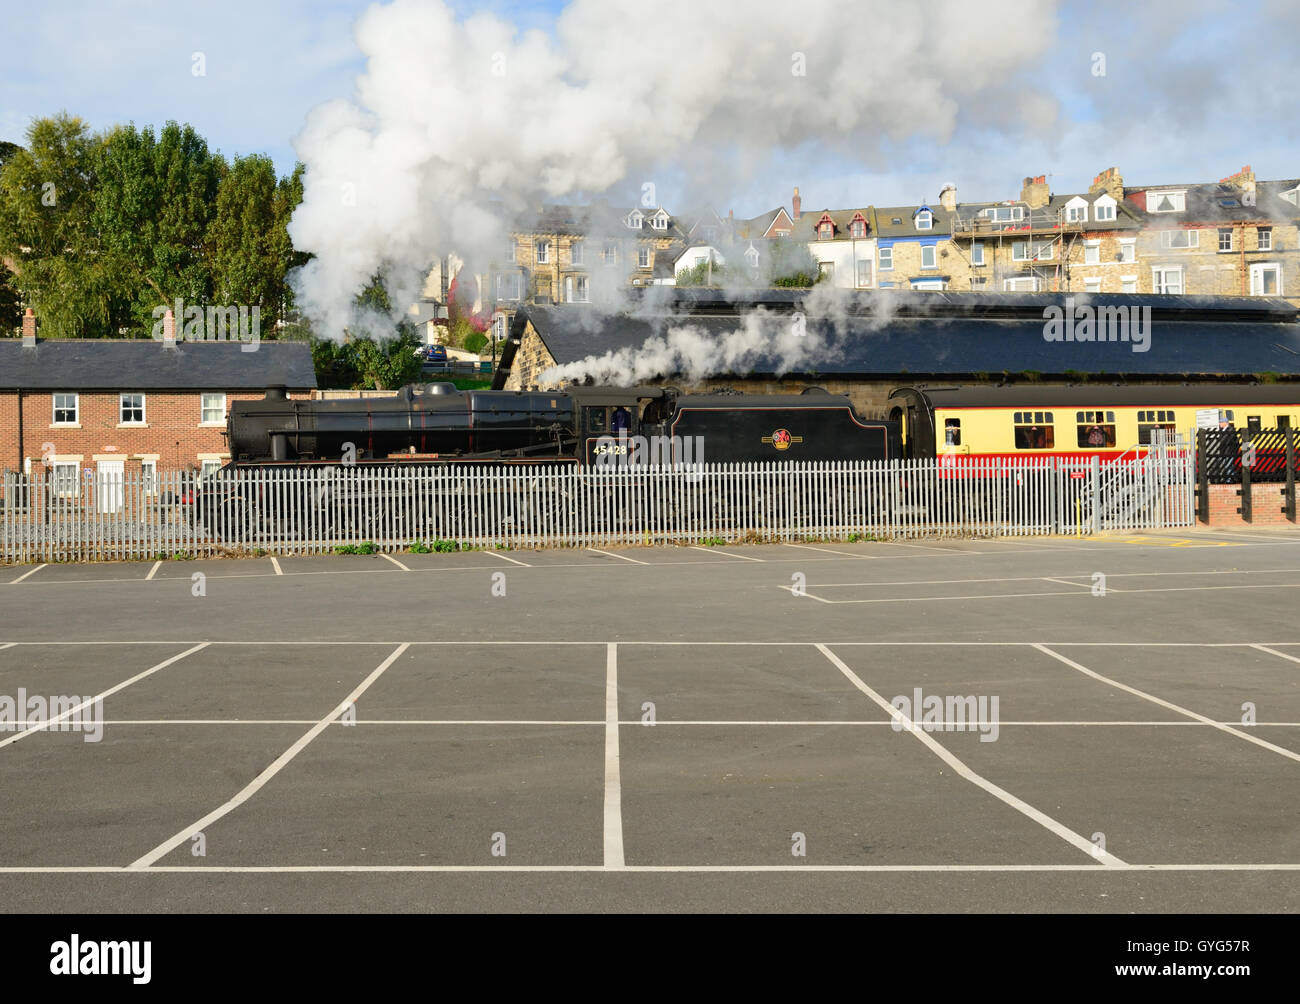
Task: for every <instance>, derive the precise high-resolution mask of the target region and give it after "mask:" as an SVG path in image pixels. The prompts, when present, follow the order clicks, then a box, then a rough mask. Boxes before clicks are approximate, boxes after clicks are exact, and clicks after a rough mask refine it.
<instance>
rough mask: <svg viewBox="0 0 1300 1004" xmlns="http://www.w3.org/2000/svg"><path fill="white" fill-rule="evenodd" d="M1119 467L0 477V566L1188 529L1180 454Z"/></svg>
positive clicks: (355, 470) (849, 465)
mask: <svg viewBox="0 0 1300 1004" xmlns="http://www.w3.org/2000/svg"><path fill="white" fill-rule="evenodd" d="M1119 467H1120V468H1122V469H1121V470H1116V469H1115V468H1114V466H1113V465H1112V466H1108V467H1106V468H1102V467H1101V465H1100V464H1099V463H1097V462H1095V460H1094V462H1092V463H1089V462H1086V461H1085V462H1081V463H1080V462H1073V461H1065V460H1060V459H1054V458H1034V459H1026V460H1016V461H1005V460H991V459H990V460H985V459H979V458H974V459H972V458H968V457H953V456H948V457H943V458H940V459H939V460H924V461H892V462H888V463H876V462H845V463H794V464H780V463H764V464H708V465H701V466H699V467H697V468H687V469H682V468H659V467H644V468H638V467H631V466H610V467H594V468H579V467H576V466H573V465H571V464H570V465H561V464H555V465H536V466H532V465H528V466H524V465H520V466H514V467H489V466H478V465H473V466H470V465H466V466H456V465H446V466H420V467H415V466H407V467H367V466H364V465H354V466H336V467H324V468H321V467H317V468H310V469H308V468H294V469H261V470H250V471H239V472H231V473H221V474H216V475H213V476H211V477H209V478H208V479H206V480H203V481H200V482H197V483H196V482H195V480H194V478H193V476H192V475H189V474H163V475H159V476H158V477H155V478H151V479H149V480H148V481H147V482H146V481H142V480H141V479H139V478H129V477H125V478H124V477H121V476H117V477H113V476H111V475H103V474H101V475H95V474H94V473H93V472H90V473H88V476H87V477H86V478H85V479H84V480H81V481H78V482H76V483H72V482H70V481H67V480H64V481H55V480H54V479H53V478H52V477H51V476H48V475H46V474H45V473H44V472H42V474H41V475H40V476H36V477H22V476H19V475H13V474H9V475H6V476H5V477H4V479H3V488H4V499H3V503H4V504H3V508H0V558H3V559H4V560H6V561H61V560H85V559H131V558H135V559H139V558H153V557H158V556H170V555H174V554H183V555H188V556H196V557H197V556H207V555H215V554H224V553H248V552H265V553H274V554H321V553H329V552H331V551H333V550H335V549H336V548H340V547H346V546H356V545H362V544H369V545H373V546H374V548H375V549H377V550H400V549H406V548H408V547H410V546H411V545H412V544H413V543H417V542H418V543H419V544H422V545H424V546H435V545H437V544H438V542H449V543H451V544H454V545H458V546H468V547H545V546H561V547H563V546H584V547H588V546H590V547H610V546H627V545H637V544H657V543H694V544H698V543H701V542H706V543H707V542H719V541H726V542H736V541H799V540H805V539H827V540H855V539H866V538H877V539H890V538H899V537H902V538H908V537H919V536H1026V535H1033V534H1051V533H1088V532H1092V531H1095V530H1098V529H1103V528H1107V527H1110V526H1115V527H1117V528H1124V529H1130V528H1132V529H1136V528H1141V527H1157V526H1186V525H1190V524H1191V522H1192V498H1193V489H1194V474H1195V466H1194V460H1193V457H1192V455H1191V453H1190V452H1189V451H1164V452H1162V453H1161V454H1160V455H1158V456H1150V455H1149V456H1147V457H1145V458H1142V459H1141V460H1135V461H1132V462H1129V463H1128V464H1124V465H1119ZM1103 470H1104V471H1105V475H1104V476H1103ZM1139 495H1140V498H1141V504H1140V505H1134V504H1133V499H1134V498H1136V497H1138V496H1139ZM1116 500H1119V501H1116ZM1117 505H1118V506H1119V507H1120V509H1121V510H1122V511H1119V512H1117V510H1116V506H1117ZM440 546H445V545H440Z"/></svg>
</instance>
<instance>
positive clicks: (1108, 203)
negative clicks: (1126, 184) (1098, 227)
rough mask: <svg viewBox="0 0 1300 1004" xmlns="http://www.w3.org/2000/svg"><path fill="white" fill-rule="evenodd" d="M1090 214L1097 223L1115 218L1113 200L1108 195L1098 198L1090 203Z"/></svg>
mask: <svg viewBox="0 0 1300 1004" xmlns="http://www.w3.org/2000/svg"><path fill="white" fill-rule="evenodd" d="M1092 215H1093V219H1095V220H1096V221H1097V222H1098V223H1106V222H1108V221H1110V220H1113V219H1115V200H1114V199H1112V198H1111V197H1110V196H1106V197H1105V198H1101V199H1098V200H1097V201H1096V202H1094V203H1093V204H1092Z"/></svg>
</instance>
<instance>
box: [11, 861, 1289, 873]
mask: <svg viewBox="0 0 1300 1004" xmlns="http://www.w3.org/2000/svg"><path fill="white" fill-rule="evenodd" d="M605 870H606V869H605V866H604V865H157V866H156V867H153V868H134V869H133V868H123V867H122V866H121V865H0V875H104V874H118V875H132V874H134V875H162V874H167V875H307V874H342V875H347V874H390V873H399V874H400V873H410V874H456V873H468V874H476V873H483V874H486V873H488V872H552V873H565V872H571V873H585V872H601V871H605ZM623 871H626V872H639V873H644V874H671V873H673V872H683V873H686V874H695V873H698V874H716V873H730V874H750V873H753V874H770V873H775V872H847V873H864V874H870V873H875V872H899V873H907V872H918V873H923V872H987V873H992V874H997V873H1002V872H1005V873H1008V874H1014V873H1025V872H1080V873H1083V874H1087V873H1092V874H1093V875H1113V874H1114V873H1116V872H1294V871H1300V864H1296V863H1294V862H1281V863H1264V864H1242V863H1237V862H1231V863H1223V862H1210V863H1208V864H1197V863H1190V864H1163V863H1161V864H1133V865H1130V864H1115V865H1111V866H1110V867H1109V868H1098V867H1097V866H1096V865H1084V864H1073V865H1021V864H1005V865H988V864H980V865H972V864H951V865H941V864H925V865H817V864H801V865H627V866H626V867H625V868H624V869H623Z"/></svg>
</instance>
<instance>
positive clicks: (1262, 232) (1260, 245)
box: [1255, 227, 1273, 251]
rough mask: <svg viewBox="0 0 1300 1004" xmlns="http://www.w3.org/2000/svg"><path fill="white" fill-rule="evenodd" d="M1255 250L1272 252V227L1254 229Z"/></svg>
mask: <svg viewBox="0 0 1300 1004" xmlns="http://www.w3.org/2000/svg"><path fill="white" fill-rule="evenodd" d="M1255 250H1256V251H1272V250H1273V228H1272V227H1256V228H1255Z"/></svg>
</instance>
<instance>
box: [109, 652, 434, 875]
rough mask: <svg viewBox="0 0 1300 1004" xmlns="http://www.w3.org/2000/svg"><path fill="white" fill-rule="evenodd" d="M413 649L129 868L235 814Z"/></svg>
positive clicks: (396, 655) (149, 861)
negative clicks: (224, 798)
mask: <svg viewBox="0 0 1300 1004" xmlns="http://www.w3.org/2000/svg"><path fill="white" fill-rule="evenodd" d="M410 647H411V646H410V645H409V644H407V643H405V642H404V643H402V644H401V645H398V646H397V648H395V649H394V650H393V652H392V654H390V655H389V656H388V658H387V659H385V660H384V661H383V662H381V663H380V664H379V665H378V666H376V667H375V668H374V669H373V670H372V671H371V673H370V675H369V676H367V677H366V678H365V679H364V680H362V681H361V683H359V684H358V685H357V687H356V689H355V690H353V691H352V693H350V694H348V696H347V697H345V698H343V700H342V701H340V702H339V704H338V706H337V707H335V708H334V710H333V711H331V712H330V713H329V714H328V715H326V716H325V717H324V718H322V719H321V720H320V721H318V722H317V723H316V724H315V725H313V726H312V727H311V728H310V729H308V730H307V732H306V733H304V734H303V736H302V738H301V739H299V740H298V741H297V742H296V743H294V744H293V745H292V746H290V747H289V748H288V749H287V750H285V751H284V752H283V753H281V754H280V755H279V757H277V758H276V760H275V762H274V763H272V764H271V766H269V767H267V768H266V770H264V771H262V773H260V774H258V775H257V777H255V778H253V780H251V781H249V782H248V784H247V785H245V786H244V787H243V789H241V790H240V791H239V793H238V794H236V795H235V797H234V798H232V799H230V800H229V801H228V802H226V803H225V804H223V805H220V806H218V807H217V808H215V809H213V810H212V811H211V812H209V813H208V814H207V815H206V816H204V817H203V818H202V819H200V820H198V821H197V822H195V823H191V824H190V825H189V826H187V827H186V828H185V829H183V830H181V831H180V833H177V834H176V835H175V836H173V837H169V838H168V839H167V840H164V841H163V842H162V843H161V844H159V845H158V846H157V847H155V848H154V849H153V850H151V851H150V852H149V853H148V854H145V855H144V856H143V857H140V858H137V859H136V860H135V861H133V862H131V864H130V866H129V867H130V870H132V871H135V870H139V869H144V868H148V867H149V866H150V865H151V864H153V863H154V862H155V861H157V860H159V859H160V858H162V857H164V856H166V855H168V854H170V853H171V852H172V851H174V850H175V849H176V848H177V847H179V846H180V845H181V844H183V843H185V841H187V840H189V839H190V837H192V836H194V834H196V833H198V832H199V831H200V830H202V829H203V828H204V827H205V826H208V825H209V824H211V823H215V822H216V821H217V820H218V819H220V818H221V817H222V816H224V815H226V814H227V813H228V812H231V811H232V810H234V809H237V808H239V806H241V805H243V804H244V803H245V802H247V801H248V800H249V799H250V798H252V797H253V796H254V795H256V794H257V793H258V792H259V791H260V790H261V789H262V787H263V786H264V785H265V784H266V783H267V782H268V781H270V780H271V779H272V778H273V777H275V775H276V774H278V773H280V771H281V770H283V769H284V767H285V766H287V765H288V763H289V761H290V760H292V759H293V758H294V757H296V756H297V755H298V754H299V753H301V752H302V751H303V750H304V749H306V748H307V744H308V743H310V742H311V741H312V740H313V739H315V738H316V737H317V736H318V735H320V734H321V733H322V732H324V731H325V730H326V729H327V728H328V727H329V724H330V722H331V721H333V720H334V719H336V718H338V717H339V716H340V715H342V714H343V713H344V712H345V711H347V710H348V709H349V708H351V707H352V706H354V705H355V704H356V701H357V698H358V697H360V696H361V695H362V694H364V693H365V692H366V690H367V689H368V688H369V687H370V685H371V684H372V683H374V682H375V681H376V680H378V679H379V677H380V676H381V675H382V674H383V672H384V670H386V669H387V668H388V667H389V666H391V665H392V664H393V663H395V662H396V661H397V660H398V659H400V658H401V657H402V653H403V652H405V651H406V650H407V649H408V648H410Z"/></svg>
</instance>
